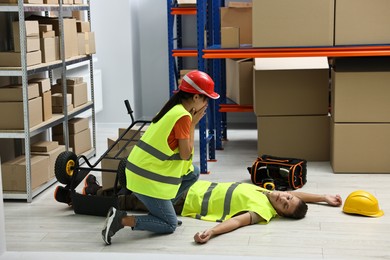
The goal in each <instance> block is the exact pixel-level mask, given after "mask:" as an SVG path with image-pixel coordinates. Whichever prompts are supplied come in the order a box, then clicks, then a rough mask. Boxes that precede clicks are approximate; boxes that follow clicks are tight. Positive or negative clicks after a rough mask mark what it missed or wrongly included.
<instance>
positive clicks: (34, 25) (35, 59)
mask: <svg viewBox="0 0 390 260" xmlns="http://www.w3.org/2000/svg"><path fill="white" fill-rule="evenodd" d="M12 29H13V41H14V51H8V52H0V66H1V67H21V66H22V61H21V45H20V32H19V22H13V23H12ZM25 29H26V41H25V43H26V52H27V53H26V62H27V66H32V65H36V64H39V63H41V62H42V58H41V50H40V49H41V46H40V41H39V25H38V22H37V21H25Z"/></svg>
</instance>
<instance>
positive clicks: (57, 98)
mask: <svg viewBox="0 0 390 260" xmlns="http://www.w3.org/2000/svg"><path fill="white" fill-rule="evenodd" d="M51 101H52V104H53V106H55V107H62V106H63V105H64V98H63V96H62V93H53V94H52V95H51ZM66 104H67V105H68V106H69V105H73V104H72V94H66Z"/></svg>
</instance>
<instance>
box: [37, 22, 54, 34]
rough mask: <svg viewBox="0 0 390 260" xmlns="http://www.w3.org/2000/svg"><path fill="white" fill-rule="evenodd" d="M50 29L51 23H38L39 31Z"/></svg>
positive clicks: (49, 30)
mask: <svg viewBox="0 0 390 260" xmlns="http://www.w3.org/2000/svg"><path fill="white" fill-rule="evenodd" d="M51 31H53V25H51V24H39V32H51Z"/></svg>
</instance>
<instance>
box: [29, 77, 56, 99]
mask: <svg viewBox="0 0 390 260" xmlns="http://www.w3.org/2000/svg"><path fill="white" fill-rule="evenodd" d="M28 82H29V83H37V84H38V89H39V95H40V96H42V94H43V93H45V92H47V91H49V90H50V89H51V84H50V79H49V78H33V79H30V80H29V81H28Z"/></svg>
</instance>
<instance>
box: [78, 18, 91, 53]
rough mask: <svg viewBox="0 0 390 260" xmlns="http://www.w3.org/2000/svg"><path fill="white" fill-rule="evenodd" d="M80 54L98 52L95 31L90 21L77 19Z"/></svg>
mask: <svg viewBox="0 0 390 260" xmlns="http://www.w3.org/2000/svg"><path fill="white" fill-rule="evenodd" d="M76 26H77V39H78V49H79V55H88V54H94V53H96V47H95V33H94V32H91V27H90V24H89V22H86V21H76Z"/></svg>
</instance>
